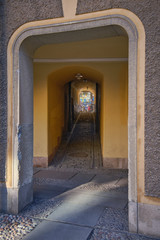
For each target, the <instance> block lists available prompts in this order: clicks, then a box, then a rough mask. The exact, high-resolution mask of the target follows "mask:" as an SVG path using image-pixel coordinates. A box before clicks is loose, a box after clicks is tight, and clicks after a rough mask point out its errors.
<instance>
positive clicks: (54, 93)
mask: <svg viewBox="0 0 160 240" xmlns="http://www.w3.org/2000/svg"><path fill="white" fill-rule="evenodd" d="M54 80H55V79H54V76H53V77H50V78H49V79H48V155H49V161H51V160H52V158H53V156H54V155H55V153H56V151H57V148H58V145H59V144H60V141H61V136H62V132H63V127H64V86H62V85H60V84H58V83H56V81H54Z"/></svg>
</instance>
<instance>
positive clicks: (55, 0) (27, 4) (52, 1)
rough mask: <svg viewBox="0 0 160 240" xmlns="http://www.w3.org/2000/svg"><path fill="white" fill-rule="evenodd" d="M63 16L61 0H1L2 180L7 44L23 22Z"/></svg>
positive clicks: (1, 176)
mask: <svg viewBox="0 0 160 240" xmlns="http://www.w3.org/2000/svg"><path fill="white" fill-rule="evenodd" d="M62 16H63V10H62V2H61V0H45V1H43V0H34V1H30V0H26V1H21V0H16V1H10V0H5V1H4V0H0V181H4V180H5V160H6V149H7V44H8V41H9V38H10V37H11V35H12V34H13V32H14V31H15V30H16V29H17V28H18V27H19V26H21V25H22V24H24V23H26V22H30V21H35V20H42V19H49V18H57V17H62Z"/></svg>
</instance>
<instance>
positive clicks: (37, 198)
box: [0, 114, 156, 240]
mask: <svg viewBox="0 0 160 240" xmlns="http://www.w3.org/2000/svg"><path fill="white" fill-rule="evenodd" d="M94 128H95V127H94V116H93V115H92V114H86V115H85V114H81V115H80V116H79V119H78V121H77V124H76V125H75V126H74V130H73V131H72V134H71V135H68V136H66V137H65V138H64V139H63V141H62V144H61V146H60V149H59V151H58V153H57V156H56V158H55V159H54V163H53V164H52V165H51V166H50V167H49V168H47V169H42V168H36V169H34V201H33V202H32V203H31V204H29V205H28V206H26V207H25V209H23V211H21V212H20V213H19V215H8V214H2V213H1V214H0V239H3V240H5V239H9V240H12V239H13V240H18V239H24V240H28V239H33V240H35V239H39V240H45V239H53V240H77V239H78V240H79V239H81V240H154V239H156V238H153V237H152V238H151V237H147V236H143V235H138V234H132V233H129V232H128V209H127V205H128V204H127V199H128V179H127V176H128V172H127V171H126V170H113V169H112V170H109V169H104V168H103V167H102V164H101V154H100V143H99V137H98V135H97V134H96V133H95V131H94ZM73 208H74V209H75V211H74V213H73V214H71V213H72V212H73ZM66 209H67V211H68V212H65V210H66ZM96 211H97V212H96ZM94 212H96V213H94ZM67 214H68V215H67ZM78 214H79V216H78ZM90 215H91V216H90ZM77 216H78V217H77ZM43 224H44V225H43ZM47 224H53V225H51V233H50V236H48V237H47V238H45V237H44V236H45V235H43V231H45V228H46V226H48V225H47ZM56 224H60V226H61V228H63V229H65V231H66V232H65V234H64V235H63V234H62V231H58V232H56V228H57V225H56ZM43 226H45V228H44V229H43ZM55 226H56V227H55ZM69 227H70V230H71V229H74V228H76V230H75V232H74V230H73V232H74V233H73V234H71V235H70V236H69V237H68V235H67V234H68V231H70V230H69ZM36 229H38V230H37V232H36ZM41 229H43V230H42V232H41ZM86 229H87V231H89V234H88V233H87V237H81V235H80V236H75V235H74V234H75V233H76V232H77V231H78V232H79V234H82V233H84V231H86ZM47 231H48V230H47ZM32 233H33V235H32Z"/></svg>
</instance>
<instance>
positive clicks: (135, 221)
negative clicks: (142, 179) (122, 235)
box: [128, 202, 160, 237]
mask: <svg viewBox="0 0 160 240" xmlns="http://www.w3.org/2000/svg"><path fill="white" fill-rule="evenodd" d="M128 207H129V208H128V210H129V211H128V216H129V231H130V232H134V233H137V232H138V233H140V234H144V235H147V236H152V237H160V227H159V226H160V206H158V205H150V204H144V203H136V202H129V204H128Z"/></svg>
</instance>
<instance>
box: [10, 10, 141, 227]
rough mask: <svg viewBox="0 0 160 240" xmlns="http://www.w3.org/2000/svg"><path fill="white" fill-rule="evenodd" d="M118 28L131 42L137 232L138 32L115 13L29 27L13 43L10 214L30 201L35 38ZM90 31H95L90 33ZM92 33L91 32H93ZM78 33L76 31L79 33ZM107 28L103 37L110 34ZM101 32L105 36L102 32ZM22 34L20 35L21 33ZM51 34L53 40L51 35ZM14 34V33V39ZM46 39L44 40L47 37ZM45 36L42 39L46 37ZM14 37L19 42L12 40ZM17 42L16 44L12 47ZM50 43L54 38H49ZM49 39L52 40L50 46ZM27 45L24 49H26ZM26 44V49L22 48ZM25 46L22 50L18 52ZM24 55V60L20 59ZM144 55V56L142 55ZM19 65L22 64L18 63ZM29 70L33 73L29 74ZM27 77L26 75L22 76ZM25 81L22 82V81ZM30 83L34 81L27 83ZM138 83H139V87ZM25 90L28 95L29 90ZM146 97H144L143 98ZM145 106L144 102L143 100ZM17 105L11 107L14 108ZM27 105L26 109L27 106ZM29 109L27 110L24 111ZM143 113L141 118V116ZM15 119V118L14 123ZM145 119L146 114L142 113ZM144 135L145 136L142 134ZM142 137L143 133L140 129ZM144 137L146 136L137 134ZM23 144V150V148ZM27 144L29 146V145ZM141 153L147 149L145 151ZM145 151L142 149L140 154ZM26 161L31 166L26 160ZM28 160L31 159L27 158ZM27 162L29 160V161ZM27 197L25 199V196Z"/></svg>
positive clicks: (132, 189) (132, 207) (132, 217)
mask: <svg viewBox="0 0 160 240" xmlns="http://www.w3.org/2000/svg"><path fill="white" fill-rule="evenodd" d="M117 25H118V26H120V27H121V28H122V29H125V31H126V32H127V34H128V38H129V122H128V139H129V140H128V145H129V146H128V148H129V152H128V159H129V222H130V230H133V231H137V87H136V86H137V66H138V64H139V63H137V44H138V36H137V31H138V30H137V28H136V26H135V24H134V22H133V21H132V20H131V19H130V18H128V17H127V16H124V15H121V14H118V12H116V14H114V10H113V14H110V15H107V16H103V17H98V18H94V19H85V20H80V21H79V20H77V21H74V22H69V23H68V24H65V28H64V24H63V23H60V24H58V25H54V24H50V25H46V26H45V27H44V26H41V25H40V26H39V27H37V26H36V27H32V28H28V27H26V30H25V31H23V30H22V31H21V30H20V34H18V35H17V36H13V38H12V39H11V40H10V43H9V48H8V49H9V50H8V51H9V52H8V54H11V56H12V58H11V61H10V62H9V63H8V71H9V72H8V73H9V76H8V78H9V82H8V90H9V93H10V94H9V96H8V123H9V124H8V139H9V142H8V162H7V171H8V172H7V187H8V192H9V194H8V211H10V212H18V211H19V210H20V209H21V208H23V207H24V206H25V205H26V204H27V203H28V202H30V201H31V200H32V157H33V135H32V134H33V111H32V90H33V86H32V83H33V81H32V59H31V56H32V51H33V50H34V49H35V48H37V47H38V45H39V44H41V43H40V42H38V43H37V41H35V36H37V35H39V36H41V37H42V42H43V43H44V39H46V36H47V35H46V34H50V37H51V36H52V37H53V38H52V39H54V37H55V36H57V37H58V35H59V34H58V33H60V32H61V33H62V35H61V34H60V35H61V36H60V35H59V36H60V38H63V34H64V35H66V36H68V38H69V39H70V37H71V36H72V34H71V33H72V31H75V29H76V31H77V33H78V30H80V31H81V32H79V33H80V35H81V33H83V31H84V32H85V33H86V29H87V32H88V34H93V32H94V31H95V30H97V28H99V29H100V28H101V27H102V32H103V30H104V28H108V31H109V28H110V30H111V28H112V27H115V26H117ZM89 30H91V32H92V33H91V32H90V31H89ZM92 30H93V31H92ZM76 31H75V32H76ZM108 31H107V29H106V31H104V32H106V33H107V32H108ZM100 32H101V31H100ZM17 33H18V31H17ZM52 34H53V35H52ZM15 35H16V34H15ZM45 35H46V36H45ZM27 37H30V40H31V41H33V42H34V43H35V45H34V44H32V46H33V49H29V50H28V46H27V41H25V39H27ZM43 37H44V38H43ZM14 38H15V39H14ZM14 40H16V41H15V42H14ZM50 40H51V38H50ZM50 40H49V41H50ZM25 42H26V44H25ZM22 43H23V44H22ZM20 46H21V47H20ZM34 47H35V48H34ZM19 54H20V55H19ZM142 54H143V53H142ZM19 60H20V61H19ZM28 69H30V70H29V71H28ZM24 73H26V74H25V75H24ZM22 79H23V82H22ZM28 79H30V81H28ZM138 84H140V83H139V82H138ZM26 89H27V91H26ZM142 98H143V96H142ZM140 102H141V100H140ZM12 106H13V107H12ZM24 106H25V107H24ZM26 106H27V107H26ZM141 114H142V116H141ZM12 116H13V119H12ZM140 116H141V117H142V119H143V112H141V113H140ZM142 132H143V131H142ZM142 132H141V133H142ZM138 134H140V130H138ZM139 136H140V137H141V138H143V134H142V135H139ZM24 143H25V148H23V146H24ZM27 145H28V146H27ZM142 148H143V146H142ZM140 151H141V152H143V149H142V150H140ZM26 156H27V161H26ZM28 156H29V157H28ZM28 159H29V161H28ZM22 192H23V194H22Z"/></svg>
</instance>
